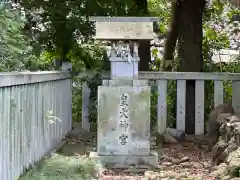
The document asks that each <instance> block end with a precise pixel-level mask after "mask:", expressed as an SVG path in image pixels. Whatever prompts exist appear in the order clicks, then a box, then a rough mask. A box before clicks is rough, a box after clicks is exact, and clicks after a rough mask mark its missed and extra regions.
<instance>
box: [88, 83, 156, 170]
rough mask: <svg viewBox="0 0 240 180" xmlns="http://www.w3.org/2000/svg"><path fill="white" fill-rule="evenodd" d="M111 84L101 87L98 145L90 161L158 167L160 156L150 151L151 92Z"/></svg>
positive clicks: (116, 164)
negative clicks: (92, 159) (93, 159)
mask: <svg viewBox="0 0 240 180" xmlns="http://www.w3.org/2000/svg"><path fill="white" fill-rule="evenodd" d="M110 82H112V86H99V87H98V141H97V143H98V145H97V152H94V153H91V154H90V157H91V158H95V159H98V160H100V161H101V162H102V163H103V164H115V167H118V168H119V167H128V166H132V165H135V166H141V165H150V166H151V167H152V166H156V165H157V163H158V156H157V153H154V152H151V151H150V95H151V88H150V87H149V86H146V85H145V86H143V85H138V86H134V85H133V84H141V83H133V81H129V85H124V86H123V85H121V82H120V81H118V82H117V83H116V84H115V85H114V84H113V82H114V81H113V80H112V81H110ZM126 82H127V81H126V80H125V81H124V83H125V84H126ZM130 82H132V85H130V84H131V83H130ZM117 84H119V85H118V86H116V85H117ZM142 84H143V83H142ZM113 168H114V167H113Z"/></svg>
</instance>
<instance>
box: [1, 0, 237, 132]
mask: <svg viewBox="0 0 240 180" xmlns="http://www.w3.org/2000/svg"><path fill="white" fill-rule="evenodd" d="M20 8H22V9H20ZM9 11H11V13H9ZM237 13H239V10H237V9H234V8H233V7H231V6H230V5H229V4H227V3H225V4H223V3H219V2H218V3H208V2H205V0H199V1H197V2H196V1H194V0H184V1H180V2H177V3H175V2H172V3H171V2H169V1H166V0H148V1H147V0H144V1H137V0H121V1H109V0H98V1H97V0H81V1H79V0H78V1H77V0H72V1H67V0H52V1H44V0H38V1H30V0H22V1H21V3H20V5H19V6H12V7H11V8H10V9H9V8H8V9H7V10H5V11H3V9H1V16H0V25H1V31H2V32H1V34H0V38H1V46H0V48H1V51H0V52H1V54H0V55H1V60H2V63H1V67H0V69H1V70H2V71H9V70H10V71H11V70H46V69H52V68H54V67H53V63H52V62H53V60H56V59H58V60H63V61H71V62H72V63H73V68H74V71H76V72H81V71H84V70H85V69H95V70H96V71H100V70H102V69H103V67H104V69H107V56H106V51H105V49H106V48H105V47H104V46H103V45H102V44H101V43H100V42H98V41H94V40H93V39H92V35H93V33H94V26H93V24H91V23H90V22H88V21H87V18H88V16H90V15H91V16H93V15H97V16H159V19H160V20H159V24H158V26H155V31H156V33H157V35H158V37H159V38H158V39H156V40H154V45H155V46H156V45H157V46H163V44H164V42H165V50H164V51H163V53H162V52H160V54H162V55H163V58H162V57H161V56H157V54H158V53H159V51H160V49H156V48H153V49H152V51H151V52H150V48H149V47H150V42H149V41H141V42H140V59H141V61H140V70H149V69H150V70H160V69H162V70H166V71H235V72H236V71H238V69H239V68H238V63H237V62H234V63H231V64H227V65H223V64H213V63H212V61H211V57H212V55H213V52H214V51H215V50H218V49H221V48H235V49H237V48H239V46H240V45H239V42H240V40H239V37H237V34H238V33H239V28H238V26H239V22H233V21H232V20H231V18H230V17H232V14H237ZM3 27H4V28H3ZM168 32H169V33H168ZM166 39H167V40H166ZM175 47H176V48H175ZM151 54H152V57H153V60H151V56H150V55H151ZM160 64H161V67H160ZM186 64H188V66H186ZM94 79H96V80H95V81H93V79H84V80H87V81H88V82H89V85H90V86H91V88H92V90H93V93H92V97H96V95H95V94H94V92H96V91H95V90H96V85H97V84H99V83H100V79H99V78H96V77H94ZM75 81H76V82H79V79H77V78H76V80H75ZM169 86H173V87H172V88H169V89H171V91H170V92H169V97H168V105H169V107H170V108H169V110H170V111H169V118H168V119H169V125H173V126H174V123H173V122H174V121H173V120H174V119H175V101H176V98H175V96H176V93H175V91H176V89H175V88H174V87H175V82H174V81H171V82H170V83H169ZM225 88H226V90H227V93H231V88H229V87H228V86H225ZM187 90H188V93H187V94H188V96H187V105H188V106H189V107H188V108H187V119H188V121H187V126H188V127H189V126H191V127H193V128H192V130H193V129H194V124H193V122H194V118H192V117H193V116H194V109H192V108H193V107H194V106H193V104H194V98H193V97H194V92H195V91H194V82H191V81H190V82H188V83H187ZM206 90H207V91H208V93H206V96H208V97H207V98H206V99H207V102H206V107H207V109H206V110H207V111H208V110H209V109H210V108H211V106H212V104H213V103H212V101H211V100H209V99H211V96H212V95H213V94H212V83H211V82H208V84H207V86H206ZM79 93H80V91H76V92H74V99H75V100H76V101H75V100H74V99H73V101H74V113H75V112H76V116H74V118H76V119H80V118H79V115H80V114H79V112H80V108H81V106H80V99H81V96H80V94H79ZM92 99H93V100H92V101H93V102H94V98H92ZM152 100H153V101H152V103H153V104H152V107H153V111H155V110H154V108H155V107H154V106H156V95H153V97H152ZM92 107H93V109H94V108H95V106H94V103H93V104H92ZM91 112H92V116H93V117H94V116H95V114H94V112H95V111H94V110H92V111H91ZM93 119H94V118H93ZM154 119H156V117H155V115H154V113H152V120H153V122H154ZM188 129H189V128H188ZM190 132H191V131H190Z"/></svg>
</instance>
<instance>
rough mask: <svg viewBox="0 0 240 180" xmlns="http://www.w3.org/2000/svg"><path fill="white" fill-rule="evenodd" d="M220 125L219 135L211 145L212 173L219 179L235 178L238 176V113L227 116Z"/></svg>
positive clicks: (239, 148) (239, 166)
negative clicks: (213, 164)
mask: <svg viewBox="0 0 240 180" xmlns="http://www.w3.org/2000/svg"><path fill="white" fill-rule="evenodd" d="M226 119H228V120H226V121H225V122H223V124H222V125H221V127H220V137H219V140H218V142H217V144H216V145H215V146H214V147H213V150H212V153H213V160H214V162H215V164H220V163H221V164H220V165H219V166H216V167H215V170H214V171H213V172H212V175H215V176H216V177H220V178H221V179H236V178H239V176H240V172H239V170H240V140H239V138H240V131H239V129H240V122H239V121H240V119H239V117H238V115H233V116H229V117H227V118H226Z"/></svg>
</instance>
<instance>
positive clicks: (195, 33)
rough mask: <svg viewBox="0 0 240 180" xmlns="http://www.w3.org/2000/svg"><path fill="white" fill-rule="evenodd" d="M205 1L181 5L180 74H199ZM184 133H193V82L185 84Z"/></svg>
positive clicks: (199, 0) (187, 0)
mask: <svg viewBox="0 0 240 180" xmlns="http://www.w3.org/2000/svg"><path fill="white" fill-rule="evenodd" d="M204 7H205V0H198V1H196V0H185V1H183V2H182V3H181V6H180V7H179V9H180V15H179V24H180V25H179V26H178V43H179V44H178V45H179V46H178V55H179V58H180V71H181V72H201V71H202V66H203V58H202V38H203V32H202V15H203V11H204ZM186 88H187V90H186V124H185V126H186V133H188V134H193V133H195V81H194V80H192V81H187V83H186Z"/></svg>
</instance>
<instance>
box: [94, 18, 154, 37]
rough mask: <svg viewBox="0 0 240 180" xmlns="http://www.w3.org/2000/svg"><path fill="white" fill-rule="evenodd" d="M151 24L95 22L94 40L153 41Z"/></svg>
mask: <svg viewBox="0 0 240 180" xmlns="http://www.w3.org/2000/svg"><path fill="white" fill-rule="evenodd" d="M155 37H156V35H155V34H154V32H153V23H152V22H96V37H95V38H96V39H105V40H106V39H107V40H112V39H115V40H116V39H117V40H125V39H126V40H130V39H133V40H135V39H154V38H155Z"/></svg>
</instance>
